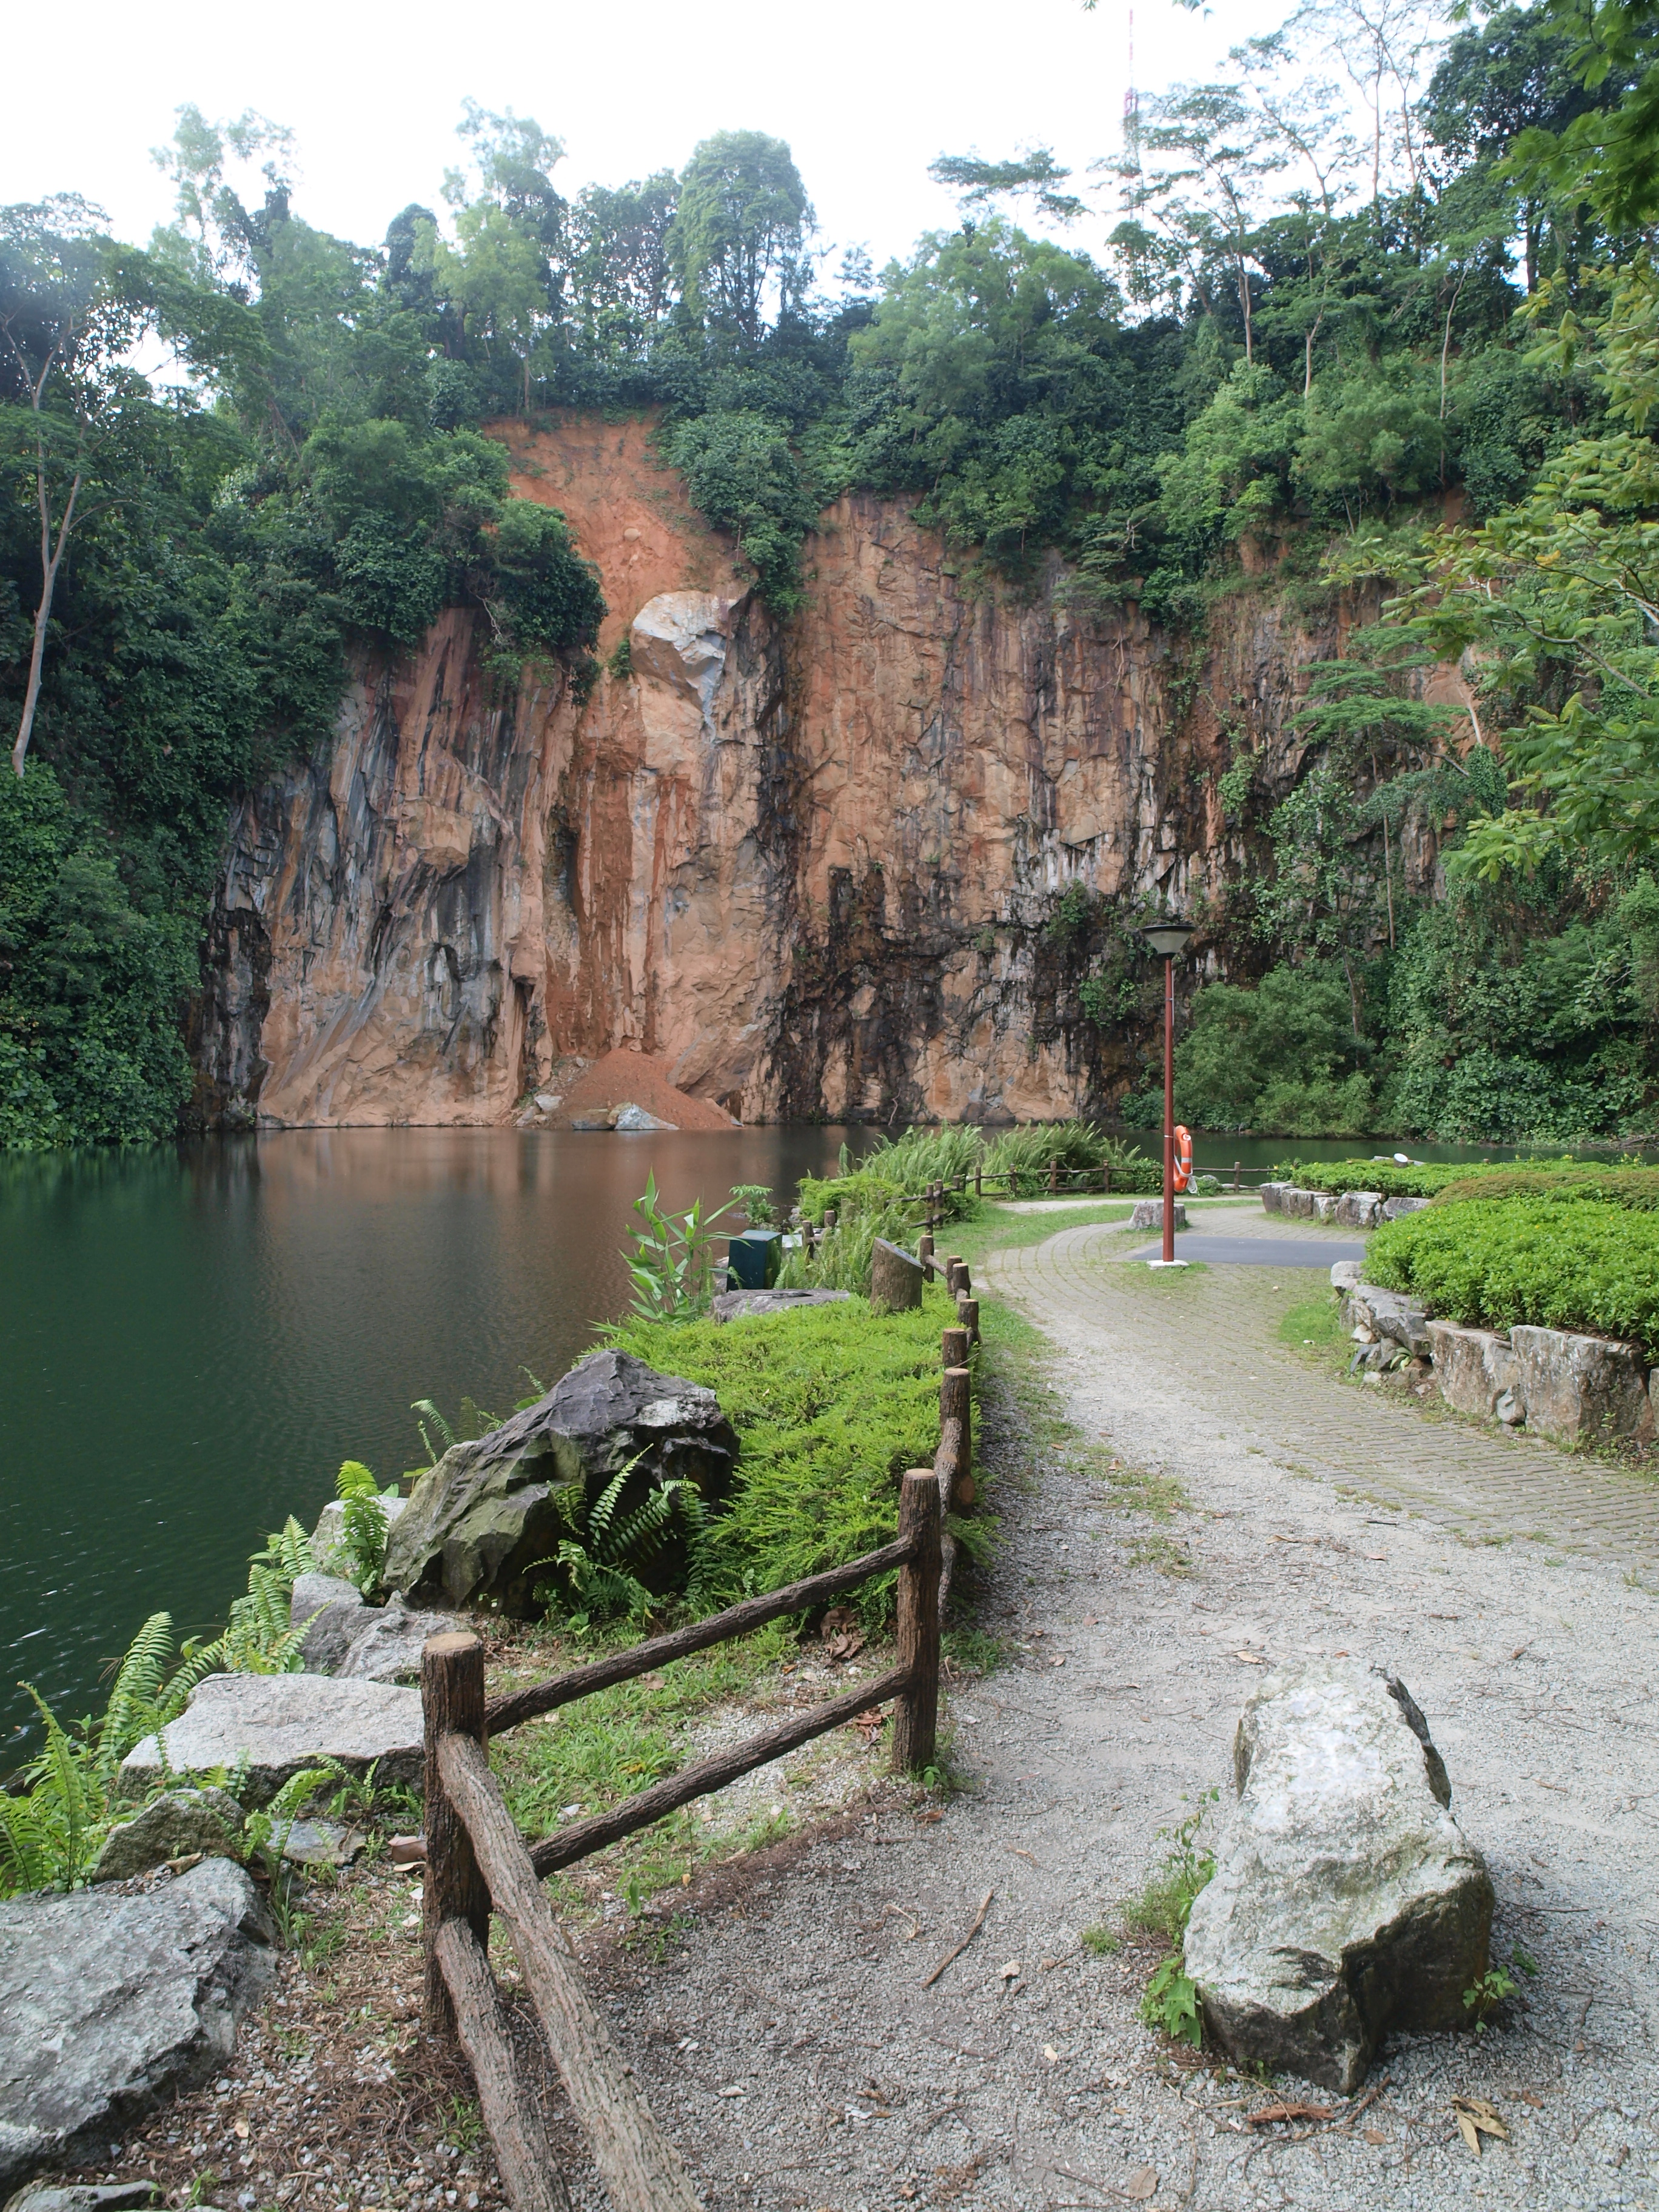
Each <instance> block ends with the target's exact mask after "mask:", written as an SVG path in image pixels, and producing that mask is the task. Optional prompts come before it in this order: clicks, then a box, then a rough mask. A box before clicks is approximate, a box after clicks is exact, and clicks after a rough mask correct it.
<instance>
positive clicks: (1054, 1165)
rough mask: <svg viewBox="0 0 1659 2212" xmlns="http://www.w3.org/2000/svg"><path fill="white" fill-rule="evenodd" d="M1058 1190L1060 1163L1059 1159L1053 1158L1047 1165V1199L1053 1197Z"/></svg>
mask: <svg viewBox="0 0 1659 2212" xmlns="http://www.w3.org/2000/svg"><path fill="white" fill-rule="evenodd" d="M1059 1188H1060V1161H1059V1159H1058V1158H1054V1159H1052V1160H1050V1161H1049V1163H1048V1195H1049V1197H1050V1198H1052V1197H1053V1196H1054V1193H1055V1192H1056V1191H1057V1190H1058V1189H1059Z"/></svg>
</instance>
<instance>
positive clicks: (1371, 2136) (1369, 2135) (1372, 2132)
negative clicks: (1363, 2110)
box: [1365, 2128, 1389, 2143]
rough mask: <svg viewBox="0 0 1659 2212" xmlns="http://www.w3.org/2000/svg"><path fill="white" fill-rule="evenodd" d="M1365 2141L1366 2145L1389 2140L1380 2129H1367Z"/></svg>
mask: <svg viewBox="0 0 1659 2212" xmlns="http://www.w3.org/2000/svg"><path fill="white" fill-rule="evenodd" d="M1365 2140H1366V2142H1368V2143H1385V2142H1387V2141H1388V2140H1389V2139H1388V2137H1387V2136H1385V2135H1384V2134H1383V2130H1382V2129H1381V2128H1367V2129H1366V2130H1365Z"/></svg>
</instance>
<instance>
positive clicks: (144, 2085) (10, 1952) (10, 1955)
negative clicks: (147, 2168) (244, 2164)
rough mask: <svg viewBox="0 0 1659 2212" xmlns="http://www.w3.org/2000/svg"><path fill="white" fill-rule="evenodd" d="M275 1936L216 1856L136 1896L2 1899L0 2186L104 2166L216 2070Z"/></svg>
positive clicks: (234, 1872)
mask: <svg viewBox="0 0 1659 2212" xmlns="http://www.w3.org/2000/svg"><path fill="white" fill-rule="evenodd" d="M274 1940H275V1930H274V1929H272V1927H271V1925H270V1921H269V1919H268V1918H267V1917H266V1914H265V1910H264V1905H262V1904H261V1903H260V1900H259V1893H258V1890H256V1889H255V1887H254V1886H253V1884H252V1882H251V1881H249V1880H248V1878H247V1876H246V1875H245V1874H244V1873H243V1872H242V1870H241V1869H240V1867H234V1866H232V1865H231V1864H230V1863H229V1862H228V1860H225V1859H206V1860H204V1862H203V1863H202V1864H201V1865H200V1866H197V1867H192V1868H191V1869H190V1871H189V1872H188V1873H187V1874H184V1875H180V1876H179V1878H178V1879H177V1880H176V1881H165V1880H164V1881H161V1882H159V1883H156V1884H154V1885H152V1886H151V1887H149V1888H148V1889H144V1890H142V1891H139V1892H137V1893H130V1892H128V1893H124V1892H120V1891H112V1890H107V1889H90V1890H82V1891H79V1892H77V1893H76V1894H74V1895H72V1896H69V1897H56V1896H52V1897H45V1896H33V1897H19V1898H14V1899H12V1900H11V1901H10V1902H9V1903H8V1904H4V1905H0V1990H3V1992H4V2002H3V2003H0V2189H7V2190H10V2189H15V2188H17V2187H18V2186H20V2185H21V2184H22V2183H23V2182H25V2181H27V2180H28V2179H30V2177H31V2176H32V2175H33V2174H35V2173H38V2172H40V2169H41V2168H42V2167H43V2166H58V2165H64V2166H68V2165H81V2164H90V2163H92V2162H94V2161H101V2160H103V2159H105V2158H106V2157H107V2156H108V2154H109V2149H110V2146H111V2145H112V2143H114V2142H118V2141H119V2140H120V2138H121V2137H122V2136H124V2135H125V2133H126V2131H127V2130H128V2128H129V2127H131V2124H133V2122H134V2121H135V2120H137V2119H139V2118H142V2117H143V2114H144V2113H146V2112H149V2111H150V2110H151V2109H152V2108H153V2107H154V2106H156V2105H158V2104H160V2103H161V2102H162V2101H163V2100H165V2099H167V2098H168V2097H171V2096H173V2095H174V2094H176V2093H178V2092H179V2091H180V2090H184V2089H189V2088H193V2087H195V2086H196V2085H197V2083H198V2082H200V2081H204V2080H205V2079H206V2078H207V2076H208V2075H210V2074H213V2073H216V2071H217V2070H218V2069H220V2068H221V2067H222V2065H223V2064H224V2063H225V2062H226V2060H227V2059H228V2057H230V2055H231V2052H232V2051H233V2049H234V2045H235V2040H236V2027H237V2023H238V2021H240V2019H241V2017H242V2015H243V2014H244V2013H245V2012H246V2010H247V2009H248V2008H249V2007H250V2006H251V2005H252V2004H254V2003H257V2002H258V2000H259V1999H260V1998H261V1997H262V1996H264V1992H265V1990H267V1989H268V1987H269V1986H270V1980H271V1977H272V1974H273V1972H274V1971H275V1958H274V1954H273V1952H272V1948H271V1946H272V1943H273V1942H274Z"/></svg>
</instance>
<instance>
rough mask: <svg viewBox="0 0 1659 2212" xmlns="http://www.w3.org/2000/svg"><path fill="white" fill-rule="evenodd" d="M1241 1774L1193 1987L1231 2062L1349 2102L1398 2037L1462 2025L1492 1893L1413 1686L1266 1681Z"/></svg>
mask: <svg viewBox="0 0 1659 2212" xmlns="http://www.w3.org/2000/svg"><path fill="white" fill-rule="evenodd" d="M1233 1769H1234V1784H1235V1788H1236V1790H1237V1803H1236V1804H1235V1805H1234V1807H1233V1808H1232V1810H1231V1813H1230V1814H1228V1816H1227V1818H1226V1820H1225V1824H1224V1826H1223V1827H1222V1830H1221V1832H1220V1834H1219V1836H1218V1839H1217V1844H1216V1869H1215V1873H1214V1875H1213V1876H1212V1879H1211V1880H1210V1881H1209V1882H1208V1883H1207V1884H1206V1887H1204V1888H1203V1889H1202V1890H1200V1893H1199V1894H1198V1897H1197V1899H1196V1900H1195V1901H1194V1905H1193V1910H1192V1917H1191V1919H1190V1921H1189V1922H1188V1929H1187V1940H1186V1970H1187V1972H1188V1974H1190V1975H1191V1977H1192V1978H1193V1980H1194V1982H1195V1983H1196V1984H1198V1989H1199V1993H1200V2000H1201V2002H1202V2004H1203V2008H1204V2016H1205V2020H1206V2022H1207V2024H1208V2026H1209V2027H1210V2029H1211V2031H1212V2033H1213V2034H1214V2035H1215V2036H1216V2038H1217V2039H1218V2041H1219V2042H1220V2043H1221V2044H1222V2045H1223V2046H1224V2047H1225V2050H1226V2051H1227V2053H1228V2055H1229V2057H1231V2058H1232V2060H1233V2061H1234V2063H1236V2064H1239V2065H1249V2066H1255V2065H1266V2066H1268V2067H1272V2068H1274V2069H1285V2070H1287V2071H1289V2072H1291V2073H1295V2074H1300V2075H1304V2076H1306V2077H1307V2078H1308V2079H1310V2080H1311V2081H1318V2082H1322V2084H1323V2085H1324V2086H1325V2087H1328V2088H1331V2089H1337V2090H1340V2091H1342V2092H1344V2093H1351V2092H1352V2091H1353V2090H1354V2089H1356V2088H1358V2086H1359V2084H1360V2083H1361V2081H1364V2077H1365V2071H1366V2069H1367V2067H1368V2066H1369V2065H1370V2061H1371V2058H1372V2057H1373V2055H1374V2054H1375V2052H1376V2048H1377V2045H1378V2044H1379V2043H1380V2042H1381V2041H1382V2039H1383V2036H1385V2035H1386V2034H1388V2033H1389V2032H1390V2030H1395V2029H1399V2030H1405V2031H1410V2032H1417V2033H1422V2032H1426V2031H1431V2030H1435V2029H1442V2028H1451V2027H1461V2026H1462V2025H1464V2024H1465V2023H1466V2021H1467V2018H1468V2015H1467V2012H1466V2008H1465V2007H1464V2004H1463V1992H1464V1990H1466V1989H1468V1988H1469V1987H1470V1986H1471V1984H1474V1982H1475V1981H1477V1980H1478V1979H1479V1978H1480V1976H1481V1975H1482V1974H1483V1973H1485V1972H1486V1966H1487V1964H1488V1957H1489V1947H1490V1943H1491V1937H1492V1902H1493V1899H1492V1878H1491V1876H1490V1875H1488V1873H1487V1871H1486V1863H1485V1861H1484V1860H1483V1859H1482V1857H1481V1856H1480V1852H1479V1851H1478V1850H1475V1848H1474V1845H1473V1844H1471V1843H1470V1842H1469V1841H1468V1838H1467V1837H1466V1836H1465V1835H1464V1834H1463V1832H1462V1829H1460V1828H1459V1826H1458V1825H1457V1823H1456V1821H1455V1820H1453V1818H1452V1816H1451V1813H1450V1810H1449V1807H1450V1802H1451V1790H1450V1785H1449V1783H1448V1781H1447V1779H1446V1770H1445V1766H1444V1765H1443V1762H1442V1760H1441V1758H1440V1755H1439V1753H1437V1751H1436V1750H1435V1748H1434V1747H1433V1745H1432V1744H1431V1741H1429V1732H1428V1728H1427V1724H1426V1723H1425V1721H1424V1719H1423V1716H1422V1714H1421V1713H1420V1712H1419V1711H1418V1709H1417V1707H1416V1705H1414V1704H1413V1701H1412V1699H1411V1697H1410V1695H1409V1694H1408V1692H1407V1691H1406V1689H1405V1688H1404V1686H1402V1685H1401V1684H1400V1683H1399V1682H1396V1681H1395V1680H1392V1678H1390V1677H1389V1676H1386V1675H1384V1674H1382V1673H1381V1672H1379V1671H1376V1670H1371V1671H1370V1672H1368V1671H1367V1670H1366V1669H1364V1668H1361V1667H1358V1666H1356V1665H1348V1666H1343V1665H1341V1664H1340V1663H1338V1662H1316V1663H1314V1664H1310V1665H1308V1666H1305V1667H1301V1668H1293V1669H1287V1670H1286V1671H1285V1672H1284V1673H1283V1674H1274V1675H1272V1676H1270V1677H1269V1678H1268V1680H1267V1681H1265V1682H1264V1683H1263V1684H1262V1686H1261V1689H1260V1691H1259V1692H1257V1693H1256V1695H1255V1697H1253V1698H1252V1699H1250V1701H1249V1705H1246V1707H1245V1708H1244V1712H1243V1717H1242V1719H1241V1720H1240V1722H1239V1724H1238V1733H1237V1739H1236V1741H1235V1743H1234V1747H1233Z"/></svg>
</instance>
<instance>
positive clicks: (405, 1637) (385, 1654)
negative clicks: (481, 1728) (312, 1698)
mask: <svg viewBox="0 0 1659 2212" xmlns="http://www.w3.org/2000/svg"><path fill="white" fill-rule="evenodd" d="M455 1625H456V1623H455V1616H454V1614H453V1613H421V1612H417V1611H416V1609H415V1608H414V1607H412V1606H407V1605H404V1604H403V1603H402V1602H401V1601H399V1600H398V1599H397V1598H393V1599H392V1601H391V1602H390V1603H389V1604H387V1605H366V1606H365V1607H363V1609H362V1617H361V1618H360V1619H356V1620H354V1622H353V1625H352V1633H351V1636H350V1638H349V1641H348V1643H347V1645H346V1649H345V1651H344V1653H343V1656H342V1657H341V1658H340V1659H339V1660H338V1661H337V1662H336V1664H335V1668H334V1674H335V1678H336V1680H338V1681H342V1682H417V1681H419V1680H420V1678H421V1652H422V1649H423V1648H424V1646H425V1644H426V1640H427V1638H428V1637H429V1636H443V1635H446V1634H447V1633H448V1632H449V1631H450V1630H452V1629H453V1627H454V1626H455Z"/></svg>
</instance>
